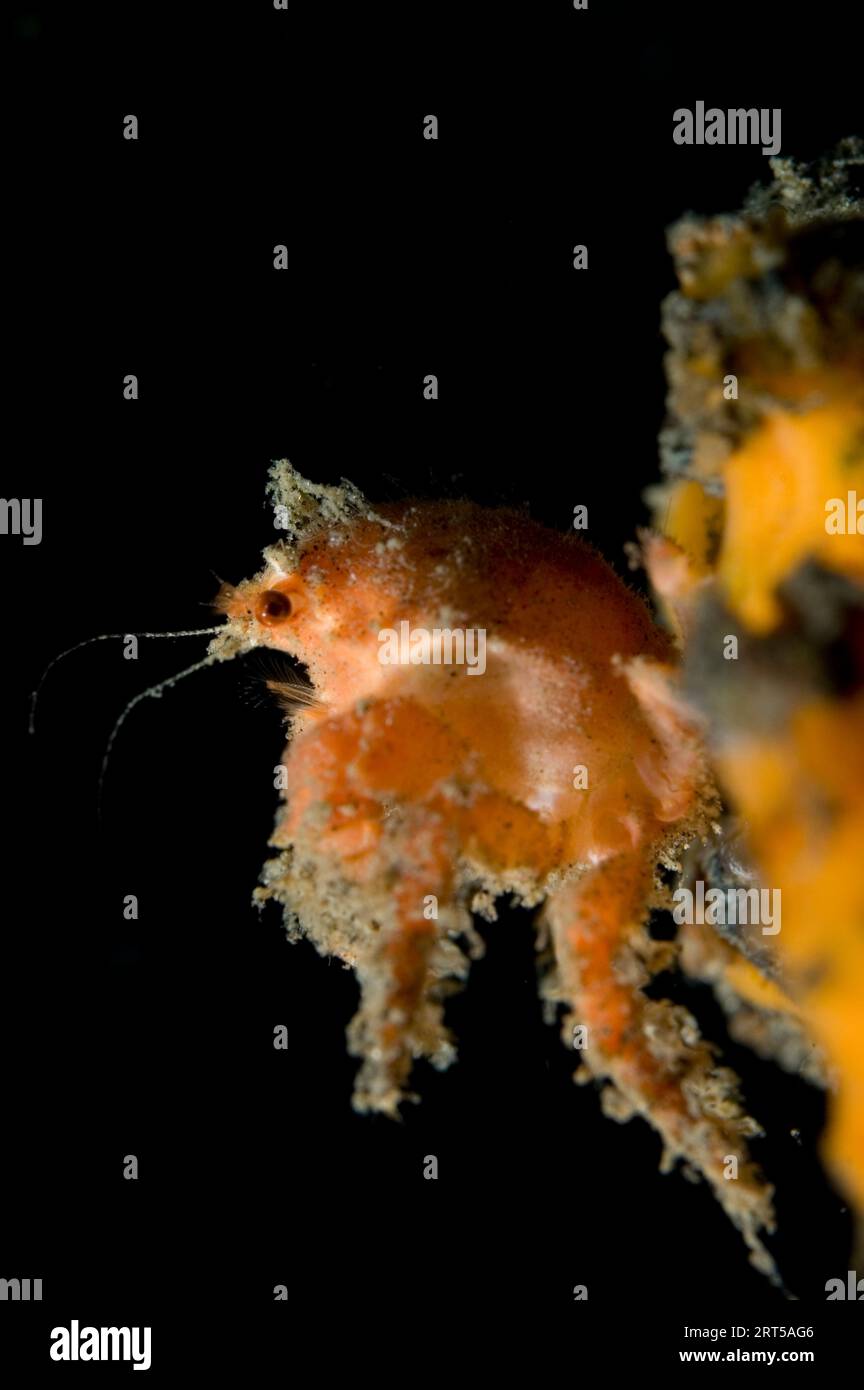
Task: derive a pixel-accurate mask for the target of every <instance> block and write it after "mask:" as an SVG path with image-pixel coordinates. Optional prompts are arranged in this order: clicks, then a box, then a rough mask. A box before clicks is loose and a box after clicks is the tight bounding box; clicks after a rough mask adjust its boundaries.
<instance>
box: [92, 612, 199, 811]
mask: <svg viewBox="0 0 864 1390" xmlns="http://www.w3.org/2000/svg"><path fill="white" fill-rule="evenodd" d="M213 631H215V632H219V631H221V628H214V629H213ZM129 635H130V636H132V634H131V633H130V634H129ZM136 635H139V636H143V635H144V634H136ZM174 635H177V636H179V635H180V634H174ZM183 635H184V636H187V635H188V634H186V633H184V634H183ZM215 660H216V658H215V657H214V656H205V657H204V658H203V659H202V660H201V661H196V662H195V663H194V665H192V666H187V667H186V669H185V671H178V672H177V673H176V675H173V676H168V678H167V680H164V681H159V683H158V685H151V686H150V687H149V688H148V689H147V690H140V691H139V692H138V694H137V695H133V696H132V699H131V700H130V701H129V703H128V705H127V706H126V708H125V709H124V710H123V712H122V714H121V715H120V716H119V718H118V719H117V722H116V723H115V725H114V728H113V729H112V730H111V733H110V736H109V738H108V742H107V743H106V745H105V752H104V754H103V755H102V766H101V768H100V770H99V788H98V793H97V809H98V817H99V821H100V822H101V820H102V788H103V786H104V784H105V773H106V772H107V771H108V760H109V758H110V757H111V750H112V748H113V747H114V742H115V740H116V738H117V735H118V734H119V732H120V730H121V729H122V727H123V725H124V724H125V723H126V720H127V719H128V717H129V715H130V714H131V713H132V711H133V709H134V708H135V706H136V705H139V704H140V703H141V701H142V700H147V699H151V700H158V699H159V697H160V695H161V694H162V691H163V690H170V688H171V686H172V685H176V684H177V682H178V681H182V680H183V679H184V677H186V676H191V675H192V674H193V673H194V672H195V671H203V670H204V668H205V666H212V665H213V664H214V662H215Z"/></svg>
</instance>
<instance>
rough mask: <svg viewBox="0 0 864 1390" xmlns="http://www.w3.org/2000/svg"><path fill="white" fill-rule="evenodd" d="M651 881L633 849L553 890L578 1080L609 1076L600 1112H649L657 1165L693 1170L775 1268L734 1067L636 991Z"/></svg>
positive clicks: (644, 961) (680, 1014)
mask: <svg viewBox="0 0 864 1390" xmlns="http://www.w3.org/2000/svg"><path fill="white" fill-rule="evenodd" d="M651 884H652V862H651V859H650V858H649V857H648V856H646V854H645V852H644V850H636V851H634V852H633V853H632V854H627V855H621V856H618V857H616V858H613V859H610V860H607V861H606V862H605V863H602V864H599V865H597V866H595V867H593V868H591V869H589V870H588V871H587V872H586V873H585V874H584V875H583V876H582V877H581V878H578V879H575V880H571V881H570V882H567V883H565V884H563V885H562V886H561V887H560V888H559V889H558V890H557V891H556V892H555V893H554V894H553V895H552V896H551V897H550V899H549V901H548V904H547V908H546V918H547V921H548V923H549V925H550V927H551V931H552V937H553V943H554V949H555V956H556V961H557V972H558V974H557V979H558V992H559V995H560V996H563V998H564V1000H565V1001H566V1002H567V1003H568V1004H569V1005H570V1008H571V1009H572V1016H571V1017H570V1018H569V1019H568V1022H567V1029H566V1031H567V1034H568V1035H570V1036H572V1025H573V1024H574V1023H576V1024H582V1025H584V1026H585V1036H584V1042H585V1048H584V1052H583V1054H582V1055H583V1058H584V1063H585V1068H584V1072H583V1074H582V1079H587V1077H588V1076H589V1075H593V1076H595V1077H597V1078H599V1079H604V1080H606V1081H608V1082H610V1083H611V1086H610V1087H607V1089H606V1090H605V1091H604V1109H605V1110H606V1111H607V1113H609V1114H610V1115H612V1116H613V1118H616V1119H621V1120H624V1119H629V1118H630V1116H631V1115H633V1114H640V1115H642V1116H643V1117H644V1118H645V1119H646V1120H648V1121H649V1122H650V1123H651V1124H652V1125H653V1126H654V1128H655V1129H656V1130H658V1131H659V1133H660V1135H661V1136H662V1138H663V1142H664V1157H663V1167H664V1170H668V1168H670V1167H671V1165H672V1164H673V1163H674V1160H675V1159H676V1158H679V1157H680V1158H682V1159H684V1160H685V1161H686V1162H687V1163H688V1164H689V1166H690V1167H691V1168H692V1169H696V1170H698V1172H700V1173H701V1174H702V1175H703V1176H704V1177H705V1178H706V1179H707V1180H708V1182H710V1183H711V1185H712V1187H713V1189H714V1191H715V1193H716V1195H717V1197H718V1198H719V1200H720V1202H721V1203H722V1205H723V1207H724V1208H725V1210H726V1211H727V1212H728V1214H729V1216H730V1217H731V1218H732V1220H733V1222H734V1223H735V1225H736V1226H737V1227H738V1228H739V1230H740V1231H741V1232H742V1234H743V1236H744V1238H745V1240H746V1242H747V1244H748V1246H749V1247H750V1250H751V1259H752V1261H753V1263H754V1264H755V1265H756V1266H757V1268H759V1269H761V1270H762V1271H763V1272H764V1273H767V1274H772V1275H773V1273H774V1266H773V1261H772V1260H771V1257H770V1255H769V1254H768V1252H767V1250H766V1249H765V1247H764V1246H763V1244H762V1242H761V1241H760V1239H759V1234H758V1233H759V1231H760V1230H761V1229H763V1228H764V1229H767V1230H773V1209H772V1205H771V1196H772V1189H771V1188H770V1187H768V1186H767V1185H766V1184H765V1183H764V1182H763V1181H762V1180H761V1178H760V1176H759V1174H758V1172H757V1170H756V1169H755V1167H754V1165H753V1164H752V1162H751V1161H750V1159H749V1156H748V1153H747V1146H746V1142H745V1141H746V1137H747V1136H748V1135H753V1134H758V1133H759V1127H758V1125H757V1124H756V1123H755V1121H753V1120H751V1119H750V1118H749V1117H748V1116H747V1115H746V1114H744V1112H743V1111H742V1109H741V1106H740V1105H739V1103H738V1100H737V1098H736V1095H735V1078H734V1076H733V1075H732V1073H731V1072H729V1071H728V1070H726V1069H725V1068H721V1067H718V1066H717V1065H716V1064H715V1061H714V1056H713V1053H712V1050H711V1048H710V1047H709V1046H708V1045H707V1044H706V1043H704V1042H702V1041H701V1040H700V1038H699V1035H698V1031H697V1028H696V1024H695V1022H694V1020H693V1019H692V1017H691V1016H690V1015H689V1014H688V1013H687V1011H686V1010H685V1009H682V1008H680V1007H678V1006H675V1005H672V1004H670V1003H668V1002H663V1001H657V1000H652V999H649V998H648V997H647V996H646V995H645V994H644V992H643V986H644V985H645V984H647V983H648V981H649V979H650V976H651V970H652V958H653V957H654V956H655V955H656V950H657V948H656V943H653V942H652V941H651V940H650V938H649V937H648V935H647V933H646V932H645V930H644V928H643V926H642V922H643V918H644V916H645V915H646V911H647V903H648V901H649V897H650V892H651ZM653 968H655V969H656V965H654V967H653ZM730 1160H734V1162H733V1161H730Z"/></svg>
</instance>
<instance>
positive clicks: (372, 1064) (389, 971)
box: [264, 700, 467, 1114]
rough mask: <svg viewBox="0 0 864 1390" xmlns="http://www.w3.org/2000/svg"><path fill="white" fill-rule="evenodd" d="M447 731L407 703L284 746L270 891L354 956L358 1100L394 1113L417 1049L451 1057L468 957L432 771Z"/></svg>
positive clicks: (327, 944) (316, 938) (324, 944)
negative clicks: (447, 997) (452, 1022)
mask: <svg viewBox="0 0 864 1390" xmlns="http://www.w3.org/2000/svg"><path fill="white" fill-rule="evenodd" d="M448 754H449V750H448V748H447V746H446V736H445V735H444V734H443V733H442V732H441V730H440V729H439V728H438V726H436V725H435V724H434V722H433V723H430V722H429V721H428V716H426V715H424V714H423V713H422V711H419V710H418V709H417V708H416V707H415V706H413V705H412V704H411V702H410V701H398V700H397V701H388V702H379V703H377V704H375V705H373V706H370V707H368V708H361V709H359V710H357V711H353V712H351V713H350V714H346V715H343V716H340V717H338V718H335V719H331V720H329V721H327V722H326V723H325V724H324V725H323V726H319V727H318V728H317V729H315V730H314V731H310V732H309V733H307V734H305V735H304V736H303V737H302V738H300V739H299V740H298V741H297V742H296V743H295V744H293V745H292V746H291V747H290V748H289V750H288V753H287V755H286V759H285V766H286V770H287V789H286V794H285V795H286V806H285V814H284V816H283V817H282V819H281V821H280V824H279V827H278V829H277V832H276V835H275V837H274V840H273V843H274V844H276V845H277V846H280V847H282V848H283V851H284V852H283V854H282V855H281V856H280V858H279V859H277V860H274V861H272V862H271V864H269V865H268V866H267V869H266V870H265V883H266V885H267V886H266V889H265V890H264V896H270V897H276V898H277V899H279V900H280V901H281V902H282V903H283V904H284V905H285V907H286V908H287V909H288V915H289V920H290V921H291V922H292V923H293V924H294V925H295V926H299V928H300V931H301V932H302V933H303V934H304V935H306V936H308V937H309V938H310V939H311V940H312V941H313V942H314V943H315V945H316V947H317V948H318V950H319V951H320V952H321V953H322V954H325V955H337V956H339V957H340V958H341V959H342V960H344V961H345V962H346V963H347V964H349V965H351V966H353V967H354V969H355V971H356V973H357V978H358V980H359V983H360V987H361V1003H360V1008H359V1010H358V1012H357V1014H356V1015H355V1017H354V1019H353V1020H352V1023H351V1025H350V1028H349V1041H350V1046H351V1050H352V1052H353V1053H354V1054H355V1055H356V1056H359V1057H361V1058H362V1059H363V1063H362V1066H361V1068H360V1071H359V1072H358V1075H357V1080H356V1084H355V1090H354V1105H355V1108H357V1109H359V1110H378V1111H383V1112H386V1113H391V1114H392V1113H394V1112H395V1110H396V1108H397V1106H398V1104H399V1102H400V1100H401V1099H404V1098H405V1084H406V1082H407V1080H408V1076H409V1073H410V1071H411V1066H412V1063H413V1061H414V1059H415V1058H416V1057H420V1056H425V1057H429V1058H430V1059H431V1060H432V1061H433V1063H434V1064H435V1065H437V1066H446V1065H447V1064H448V1062H449V1061H450V1060H452V1058H453V1056H454V1050H453V1047H452V1044H451V1043H450V1040H449V1036H448V1035H447V1033H446V1031H445V1029H444V1027H443V1023H442V1006H441V1003H440V995H441V989H442V984H443V981H444V979H445V978H446V977H448V976H450V977H453V976H459V975H463V974H464V973H465V970H466V968H467V962H466V960H465V957H464V956H463V955H462V953H461V951H459V950H458V948H457V947H456V945H455V943H454V942H453V940H452V939H451V936H450V934H449V933H450V932H451V931H452V930H453V929H454V928H457V927H458V926H459V925H460V924H461V922H462V914H461V913H460V910H459V909H458V907H457V906H456V904H455V902H454V901H453V876H454V864H455V862H456V859H457V854H458V843H457V838H456V835H455V832H454V830H453V828H452V826H451V825H450V823H449V821H448V817H447V814H446V806H444V805H443V804H442V801H441V798H440V796H438V795H437V793H436V787H437V782H438V780H440V778H441V776H442V774H443V773H444V772H445V771H446V770H447V768H448V767H449V765H450V762H449V756H448Z"/></svg>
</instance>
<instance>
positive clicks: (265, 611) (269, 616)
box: [255, 589, 292, 627]
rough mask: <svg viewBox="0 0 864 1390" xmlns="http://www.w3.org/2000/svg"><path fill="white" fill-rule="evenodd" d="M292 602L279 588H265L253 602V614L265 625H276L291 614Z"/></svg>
mask: <svg viewBox="0 0 864 1390" xmlns="http://www.w3.org/2000/svg"><path fill="white" fill-rule="evenodd" d="M291 609H292V604H291V600H290V598H289V597H288V595H287V594H283V593H282V592H281V590H280V589H265V590H264V592H263V594H260V595H259V596H258V600H257V602H256V604H255V616H256V618H257V619H258V621H259V623H263V624H264V626H265V627H276V626H277V625H278V624H279V623H284V622H285V620H286V618H290V616H291Z"/></svg>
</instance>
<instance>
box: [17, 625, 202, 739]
mask: <svg viewBox="0 0 864 1390" xmlns="http://www.w3.org/2000/svg"><path fill="white" fill-rule="evenodd" d="M221 631H222V627H221V625H220V626H219V627H192V628H184V629H181V630H180V631H179V632H103V633H100V634H99V636H98V637H85V638H84V641H83V642H76V643H75V645H74V647H67V648H66V650H65V652H60V654H59V656H55V657H54V658H53V660H52V661H49V662H48V665H47V666H46V667H45V670H44V671H43V672H42V675H41V676H40V677H39V683H38V684H37V686H36V689H35V690H34V691H33V693H32V694H31V696H30V719H29V723H28V728H29V731H30V733H31V734H35V732H36V703H37V701H38V699H39V695H40V693H41V691H42V686H43V685H44V684H45V677H46V676H47V675H48V673H49V671H51V670H52V669H53V668H54V667H55V666H56V665H57V663H58V661H62V660H63V658H64V657H66V656H71V655H72V653H73V652H79V651H80V650H81V648H82V647H89V646H91V645H92V643H93V642H118V641H119V642H123V641H125V640H126V638H127V637H214V636H215V635H216V633H218V632H221ZM145 693H146V692H145Z"/></svg>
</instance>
